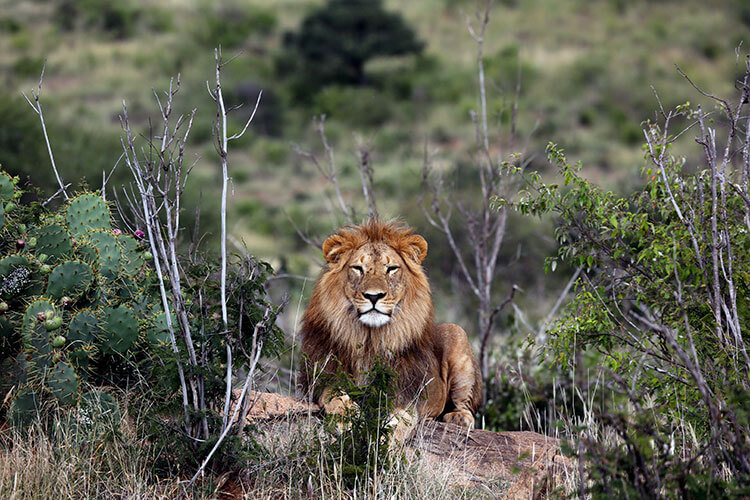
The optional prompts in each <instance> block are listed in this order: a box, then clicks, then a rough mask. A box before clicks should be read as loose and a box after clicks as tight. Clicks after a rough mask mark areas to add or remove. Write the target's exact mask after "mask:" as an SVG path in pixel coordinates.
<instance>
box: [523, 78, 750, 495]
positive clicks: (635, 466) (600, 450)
mask: <svg viewBox="0 0 750 500" xmlns="http://www.w3.org/2000/svg"><path fill="white" fill-rule="evenodd" d="M747 68H748V69H747V72H746V73H745V74H744V76H743V77H741V78H740V79H739V80H738V81H737V86H738V89H739V92H738V93H739V96H738V97H737V99H736V100H734V102H732V101H730V100H729V99H722V98H719V97H714V96H710V95H709V94H704V95H706V96H710V97H711V98H712V99H713V100H715V102H716V103H718V104H719V105H720V107H719V108H718V112H711V113H708V112H706V111H704V110H703V107H701V106H697V107H696V108H692V107H691V105H690V103H686V104H684V105H680V106H678V107H677V108H676V109H675V110H668V111H667V110H665V109H664V108H660V113H659V115H658V116H659V118H660V120H659V123H652V122H646V128H645V130H644V132H645V137H646V146H645V148H644V149H645V151H646V158H647V159H648V161H649V162H650V164H651V166H649V167H647V168H645V169H644V173H645V175H646V176H647V178H648V180H647V182H646V185H645V186H644V187H643V188H642V189H639V190H637V191H635V192H634V193H633V194H632V195H630V196H629V197H621V196H618V195H616V194H614V193H613V192H611V191H604V190H602V189H601V188H599V187H597V186H595V185H594V184H592V183H591V182H590V181H587V180H586V179H584V178H583V177H581V175H580V170H581V167H580V164H578V165H571V164H570V163H569V162H568V160H567V158H566V157H565V154H564V153H563V151H562V150H560V149H559V148H558V147H557V146H555V145H554V144H550V146H549V148H548V151H549V158H550V161H551V162H552V163H553V164H555V165H557V166H558V168H559V170H560V174H561V176H562V178H563V180H564V186H567V188H563V187H561V186H558V185H553V184H545V183H543V182H541V181H540V180H539V176H538V175H536V176H535V175H532V177H531V188H533V190H534V193H535V194H534V195H529V196H528V197H523V195H522V198H521V199H520V201H519V202H518V208H519V209H520V210H521V211H522V212H524V213H534V214H540V213H545V212H547V211H553V212H555V213H556V214H558V217H559V225H558V226H557V229H556V231H555V233H556V237H557V239H558V241H559V242H560V249H559V251H558V257H553V258H550V259H548V262H547V266H548V268H549V269H550V270H552V271H554V270H555V268H556V266H557V265H558V262H559V261H560V260H566V261H570V262H572V263H573V264H575V265H578V266H581V267H582V268H583V269H586V271H585V273H584V274H583V278H582V279H581V280H579V284H578V290H577V293H576V296H575V298H574V300H573V302H572V303H571V305H570V306H569V308H568V311H567V313H566V314H565V315H564V317H563V318H562V319H561V320H560V321H559V323H558V324H557V326H556V327H555V328H554V329H553V330H551V331H550V340H549V342H548V344H547V346H546V350H547V351H548V352H549V355H550V359H551V363H552V365H553V366H562V367H570V369H571V370H573V371H574V372H575V373H582V369H583V368H584V367H585V366H588V363H591V362H595V363H597V364H600V365H603V367H604V368H603V369H602V371H601V376H602V377H603V379H604V381H605V383H604V386H603V387H602V388H592V387H591V386H590V385H588V384H587V383H586V382H585V381H584V380H581V379H580V378H579V380H578V383H577V387H578V388H579V389H580V390H581V391H582V392H583V393H584V396H582V398H585V397H587V395H588V394H589V393H590V392H597V391H599V392H601V393H602V397H601V403H598V404H595V405H594V406H593V407H592V408H590V411H592V412H594V415H595V419H596V421H597V422H599V425H600V426H601V428H600V429H599V432H596V431H591V430H584V431H582V432H581V433H580V434H579V435H578V436H577V438H578V439H579V440H580V442H581V444H582V447H579V448H578V454H579V459H580V460H584V459H585V460H586V462H587V463H588V465H589V467H590V469H589V474H588V475H587V478H588V480H589V483H588V487H585V486H584V478H583V477H582V478H581V490H582V491H583V490H586V491H587V492H589V493H591V494H592V496H593V497H595V498H598V497H602V498H611V497H613V496H614V497H619V496H629V495H634V496H638V497H640V498H663V497H674V498H685V497H690V498H692V497H712V498H729V497H733V496H737V495H739V496H742V495H747V494H748V492H750V490H748V489H747V485H748V484H750V444H749V443H748V441H747V435H748V432H749V431H750V419H748V413H747V411H746V409H745V404H744V401H746V400H747V397H748V395H750V379H749V378H748V373H750V357H748V354H747V348H746V332H747V329H748V326H749V325H748V320H750V315H749V314H748V307H747V303H746V302H747V299H746V297H747V293H748V288H747V287H748V285H750V283H749V282H748V274H747V270H748V269H750V261H749V259H750V254H749V253H748V248H749V247H748V242H749V241H750V240H748V234H749V233H748V231H749V230H750V226H749V225H748V224H749V221H750V197H748V194H747V193H748V178H749V177H748V173H749V172H748V166H749V165H750V156H749V155H748V146H747V140H748V139H747V136H746V134H745V132H744V130H743V127H744V120H745V119H744V118H741V117H743V116H744V115H745V114H746V108H747V104H748V96H750V86H749V85H748V84H750V64H749V65H748V67H747ZM660 104H661V103H660ZM709 117H710V118H709ZM682 120H684V121H687V122H688V125H682V127H683V128H682V129H681V130H680V131H678V132H676V133H675V132H672V130H671V128H670V126H674V123H684V122H682ZM693 125H696V126H697V127H696V128H697V131H696V134H697V135H696V137H695V140H696V142H697V143H698V144H700V145H701V146H702V147H703V152H704V162H701V163H699V164H698V165H700V166H699V167H697V168H696V170H694V171H692V172H690V171H689V170H688V169H687V167H686V164H687V158H686V157H685V156H684V155H681V156H677V155H676V154H675V153H674V152H673V142H674V140H675V137H677V136H678V135H679V134H680V133H682V132H683V131H685V130H687V129H688V128H690V127H692V126H693ZM720 141H725V142H724V144H721V142H720ZM735 155H736V156H735ZM584 356H586V357H585V358H584ZM581 364H583V366H579V365H581ZM607 430H611V431H612V433H613V434H615V435H616V436H617V438H616V439H615V440H614V442H606V441H605V440H603V439H602V434H601V433H605V432H606V431H607ZM584 453H585V456H584Z"/></svg>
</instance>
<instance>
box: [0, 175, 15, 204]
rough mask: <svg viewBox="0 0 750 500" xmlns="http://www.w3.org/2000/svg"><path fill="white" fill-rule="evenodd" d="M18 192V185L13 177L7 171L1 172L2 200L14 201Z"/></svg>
mask: <svg viewBox="0 0 750 500" xmlns="http://www.w3.org/2000/svg"><path fill="white" fill-rule="evenodd" d="M15 194H16V186H15V184H14V183H13V177H11V176H10V175H9V174H8V173H6V172H0V202H2V203H6V202H8V201H12V200H13V197H14V195H15Z"/></svg>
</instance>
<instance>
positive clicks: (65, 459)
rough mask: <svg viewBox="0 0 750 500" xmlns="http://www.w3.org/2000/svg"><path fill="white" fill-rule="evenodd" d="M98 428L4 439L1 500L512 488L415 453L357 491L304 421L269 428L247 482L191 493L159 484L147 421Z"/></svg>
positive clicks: (477, 492) (57, 421)
mask: <svg viewBox="0 0 750 500" xmlns="http://www.w3.org/2000/svg"><path fill="white" fill-rule="evenodd" d="M93 420H94V422H93V424H91V425H88V426H87V425H82V424H81V416H80V414H79V413H77V411H76V410H67V411H60V412H58V413H57V415H56V416H54V417H51V418H50V420H49V424H47V425H43V424H40V423H39V424H34V425H32V426H31V427H30V428H28V429H26V430H19V429H15V428H5V429H4V430H2V431H0V432H2V435H0V498H2V499H10V500H21V499H23V500H26V499H33V500H35V499H54V500H67V499H80V498H97V499H110V498H118V499H119V498H127V499H167V498H176V497H182V498H216V499H226V498H245V499H258V500H264V499H269V500H270V499H279V498H284V499H297V498H300V499H301V498H327V499H329V498H330V499H352V500H354V499H364V498H389V499H390V498H399V499H406V500H410V499H414V500H416V499H431V500H432V499H435V500H440V499H446V500H448V499H474V498H497V497H501V496H502V492H503V491H504V489H505V487H506V486H507V485H505V484H489V485H486V486H481V485H480V486H477V485H472V486H456V484H455V474H454V472H455V471H454V470H453V466H452V465H451V463H450V462H449V461H447V462H445V463H435V462H434V461H432V462H428V461H427V460H425V459H424V458H422V457H419V456H418V455H417V454H415V453H414V452H409V453H408V455H409V456H408V460H401V461H398V463H396V464H395V465H394V466H393V467H392V468H391V469H389V470H385V471H376V472H373V473H372V474H370V475H367V476H366V477H364V478H362V479H361V481H358V482H357V484H356V485H355V487H354V488H353V489H350V488H347V487H346V486H345V484H344V482H345V481H344V476H343V474H342V469H341V468H340V467H339V466H336V465H334V466H333V470H332V471H331V470H330V468H329V467H328V466H327V465H326V464H330V463H331V462H332V460H331V458H332V457H331V456H330V455H331V454H332V452H331V451H330V449H329V447H327V446H326V443H327V442H328V441H327V440H328V439H329V437H328V434H327V433H326V431H325V429H324V427H323V424H322V422H320V420H318V419H315V418H310V419H305V418H302V419H289V420H284V421H281V422H276V423H273V424H268V425H266V426H265V427H264V429H263V430H264V432H263V433H262V434H260V435H259V442H260V444H261V445H262V446H263V447H265V449H266V453H265V454H264V456H263V457H262V459H261V460H259V461H258V463H257V464H255V465H253V466H251V467H249V468H247V469H245V470H243V471H241V472H240V474H239V476H238V479H236V480H235V479H231V480H227V478H228V477H231V478H234V477H237V475H236V474H229V475H225V476H222V477H220V478H215V477H212V478H209V479H207V480H206V481H205V482H204V484H203V485H201V486H199V487H198V488H196V489H195V490H193V491H185V490H184V488H183V486H182V484H184V483H182V484H181V482H180V480H179V478H176V477H172V478H160V477H158V476H157V475H156V472H155V470H154V467H153V464H154V462H155V458H156V457H157V455H158V453H159V450H157V449H154V447H153V446H150V445H148V444H147V443H145V442H143V441H142V440H141V439H139V437H138V434H137V433H136V429H137V428H138V426H139V425H140V424H141V423H142V422H141V416H140V415H128V414H123V415H122V416H121V418H120V419H118V420H117V422H116V424H118V425H114V424H115V422H110V423H107V419H106V418H94V419H93ZM327 455H328V456H327ZM334 461H335V460H334ZM339 463H340V462H339ZM216 485H220V486H219V487H218V488H216Z"/></svg>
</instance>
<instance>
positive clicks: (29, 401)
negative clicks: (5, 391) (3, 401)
mask: <svg viewBox="0 0 750 500" xmlns="http://www.w3.org/2000/svg"><path fill="white" fill-rule="evenodd" d="M39 403H40V401H39V395H37V393H36V392H35V391H34V390H33V389H31V388H29V387H24V388H23V389H21V390H20V391H18V393H17V394H16V397H14V398H13V402H12V403H11V404H10V412H9V413H10V415H9V416H10V422H11V423H12V424H13V425H20V424H24V423H28V422H30V421H32V420H33V419H34V418H36V416H37V414H38V412H39V407H40V404H39Z"/></svg>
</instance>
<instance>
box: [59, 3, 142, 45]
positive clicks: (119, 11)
mask: <svg viewBox="0 0 750 500" xmlns="http://www.w3.org/2000/svg"><path fill="white" fill-rule="evenodd" d="M142 15H143V9H141V8H140V7H137V6H135V5H132V3H131V2H130V1H129V0H121V1H117V2H110V1H108V0H58V3H57V11H56V13H55V16H54V20H55V22H56V23H57V24H58V26H59V27H60V28H61V29H63V30H65V31H74V30H77V29H86V30H96V31H100V32H102V33H106V34H108V35H110V36H112V37H114V38H117V39H124V38H130V37H132V36H133V35H135V33H136V31H137V29H138V24H139V21H140V19H141V16H142Z"/></svg>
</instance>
